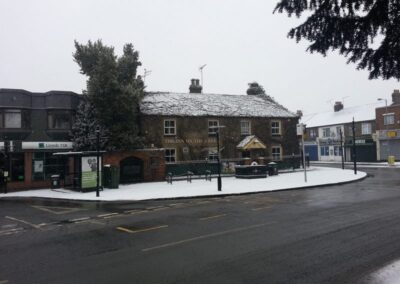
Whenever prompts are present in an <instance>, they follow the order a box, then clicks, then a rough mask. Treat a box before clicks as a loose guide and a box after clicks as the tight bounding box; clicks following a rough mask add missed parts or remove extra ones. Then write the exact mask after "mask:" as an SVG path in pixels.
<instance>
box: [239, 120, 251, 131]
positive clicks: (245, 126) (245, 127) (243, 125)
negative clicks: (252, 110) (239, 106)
mask: <svg viewBox="0 0 400 284" xmlns="http://www.w3.org/2000/svg"><path fill="white" fill-rule="evenodd" d="M250 127H251V124H250V121H248V120H242V121H240V134H241V135H250V134H251V129H250Z"/></svg>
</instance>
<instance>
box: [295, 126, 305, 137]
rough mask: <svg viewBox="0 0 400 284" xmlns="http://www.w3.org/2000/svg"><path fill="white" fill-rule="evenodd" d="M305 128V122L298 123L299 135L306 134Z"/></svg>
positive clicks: (297, 130)
mask: <svg viewBox="0 0 400 284" xmlns="http://www.w3.org/2000/svg"><path fill="white" fill-rule="evenodd" d="M304 129H305V125H304V124H302V123H300V124H297V125H296V132H297V135H298V136H300V135H303V134H304Z"/></svg>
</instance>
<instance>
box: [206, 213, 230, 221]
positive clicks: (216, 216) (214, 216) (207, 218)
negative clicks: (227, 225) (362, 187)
mask: <svg viewBox="0 0 400 284" xmlns="http://www.w3.org/2000/svg"><path fill="white" fill-rule="evenodd" d="M224 216H226V214H219V215H213V216H207V217H202V218H199V220H201V221H205V220H210V219H216V218H220V217H224Z"/></svg>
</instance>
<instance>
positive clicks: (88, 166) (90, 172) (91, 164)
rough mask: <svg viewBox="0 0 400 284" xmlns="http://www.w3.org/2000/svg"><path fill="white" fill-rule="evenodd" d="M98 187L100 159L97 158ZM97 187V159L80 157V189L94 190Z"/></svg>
mask: <svg viewBox="0 0 400 284" xmlns="http://www.w3.org/2000/svg"><path fill="white" fill-rule="evenodd" d="M99 165H100V169H99V173H100V178H99V186H101V157H99ZM96 186H97V157H96V156H89V157H82V179H81V188H82V189H85V188H95V187H96Z"/></svg>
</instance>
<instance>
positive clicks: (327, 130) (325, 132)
mask: <svg viewBox="0 0 400 284" xmlns="http://www.w3.org/2000/svg"><path fill="white" fill-rule="evenodd" d="M322 137H331V129H330V128H322Z"/></svg>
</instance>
